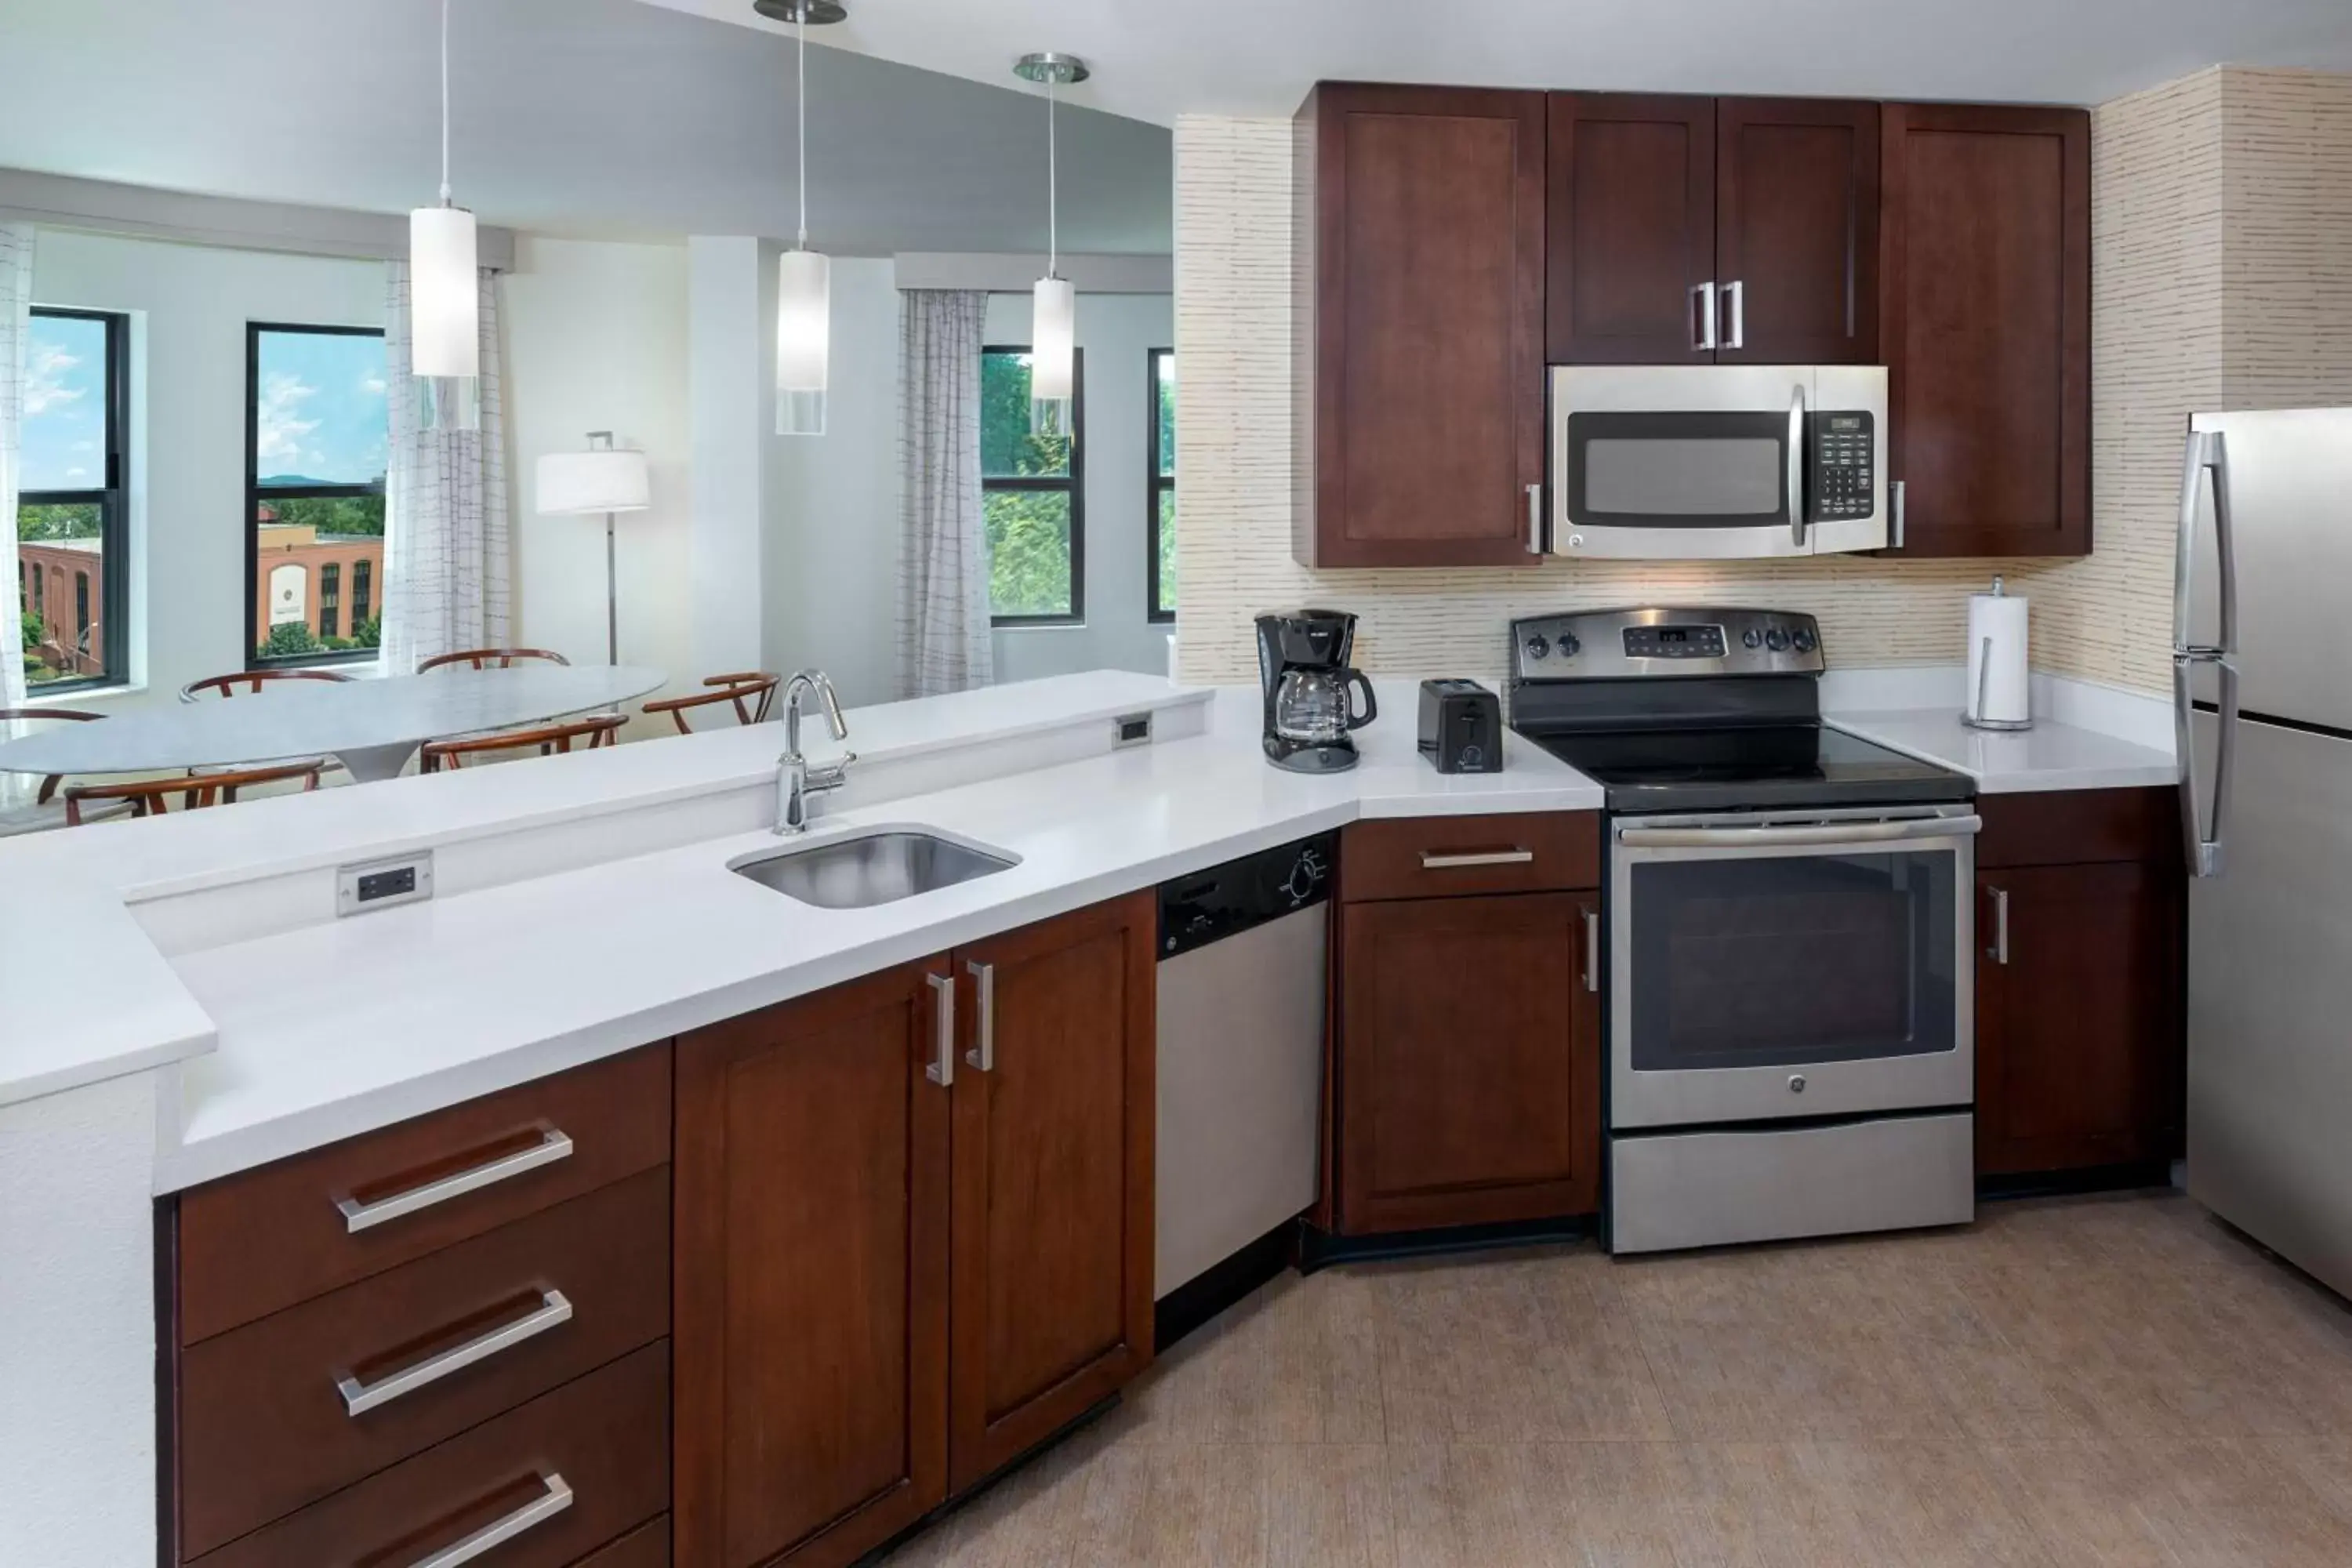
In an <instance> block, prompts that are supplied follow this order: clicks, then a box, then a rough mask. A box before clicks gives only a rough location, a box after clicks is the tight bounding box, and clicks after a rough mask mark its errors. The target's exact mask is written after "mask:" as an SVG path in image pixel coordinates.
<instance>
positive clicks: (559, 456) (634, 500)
mask: <svg viewBox="0 0 2352 1568" xmlns="http://www.w3.org/2000/svg"><path fill="white" fill-rule="evenodd" d="M652 504H653V487H652V483H651V481H650V480H649V479H647V477H646V455H645V454H644V453H643V452H632V451H625V450H622V449H620V448H617V447H614V445H613V433H612V432H611V431H610V430H591V431H590V432H588V449H587V450H586V451H584V452H550V453H549V454H548V455H547V456H546V457H543V458H541V459H540V460H539V515H540V516H541V517H576V516H580V515H583V514H586V513H593V512H599V511H601V512H603V513H604V658H605V662H606V663H608V664H615V665H617V664H619V663H620V662H621V589H620V574H619V571H618V569H617V568H616V567H615V565H614V549H613V518H614V513H616V512H624V511H643V510H646V508H647V507H649V506H651V505H652Z"/></svg>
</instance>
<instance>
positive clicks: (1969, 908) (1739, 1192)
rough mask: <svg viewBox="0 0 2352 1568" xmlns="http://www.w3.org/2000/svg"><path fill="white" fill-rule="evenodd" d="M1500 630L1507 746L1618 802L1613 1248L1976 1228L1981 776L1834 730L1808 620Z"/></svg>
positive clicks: (1612, 928)
mask: <svg viewBox="0 0 2352 1568" xmlns="http://www.w3.org/2000/svg"><path fill="white" fill-rule="evenodd" d="M1511 635H1512V644H1513V653H1512V658H1513V668H1514V671H1515V679H1513V680H1512V681H1511V683H1510V696H1511V723H1512V728H1514V729H1515V730H1517V731H1519V732H1520V733H1521V734H1523V735H1526V736H1528V738H1530V739H1532V740H1534V741H1535V742H1538V744H1540V745H1542V746H1543V747H1544V748H1545V749H1546V750H1547V751H1549V752H1552V753H1553V754H1555V755H1557V756H1559V757H1560V758H1561V759H1562V760H1564V761H1566V762H1568V763H1570V764H1571V765H1573V766H1574V767H1576V768H1578V769H1580V771H1582V772H1583V773H1587V774H1588V775H1590V776H1591V778H1592V779H1594V780H1595V781H1596V782H1597V783H1599V784H1601V785H1602V786H1603V788H1604V790H1605V791H1606V795H1607V805H1608V828H1607V836H1606V842H1607V855H1608V867H1607V871H1606V879H1607V880H1606V887H1605V889H1604V892H1603V898H1602V902H1603V908H1604V911H1605V922H1604V923H1605V925H1606V928H1607V942H1606V952H1607V963H1608V970H1609V975H1610V982H1611V984H1610V986H1609V988H1608V994H1607V996H1606V1000H1605V1013H1606V1018H1607V1031H1608V1037H1609V1074H1608V1125H1609V1162H1608V1171H1609V1178H1608V1180H1609V1193H1608V1207H1607V1236H1608V1239H1609V1243H1610V1246H1611V1247H1612V1250H1614V1251H1619V1252H1644V1251H1654V1250H1660V1249H1664V1248H1669V1247H1703V1246H1711V1245H1715V1244H1718V1243H1725V1242H1739V1241H1759V1240H1766V1239H1769V1238H1773V1237H1796V1236H1820V1235H1829V1234H1835V1233H1839V1232H1846V1231H1861V1230H1882V1229H1894V1228H1899V1227H1903V1226H1929V1225H1949V1224H1956V1223H1958V1222H1961V1221H1965V1220H1967V1219H1969V1218H1970V1217H1972V1215H1974V1212H1975V1207H1974V1205H1975V1159H1974V1118H1973V1115H1972V1112H1971V1103H1972V1101H1973V1099H1974V1093H1975V1065H1976V1051H1975V1046H1976V1041H1975V1027H1974V1026H1975V1018H1974V1013H1973V1007H1972V995H1973V992H1974V984H1973V975H1974V950H1973V946H1972V943H1973V941H1974V931H1973V923H1974V922H1973V911H1974V899H1973V897H1972V889H1973V885H1974V881H1975V838H1974V835H1975V833H1976V831H1977V828H1978V820H1977V817H1976V816H1975V813H1974V811H1973V809H1972V807H1971V805H1970V804H1969V803H1970V800H1971V798H1972V795H1973V793H1974V785H1973V784H1972V783H1971V781H1970V780H1969V779H1968V778H1967V777H1966V776H1964V775H1962V774H1959V773H1952V772H1950V771H1948V770H1947V769H1944V768H1939V767H1937V766H1935V765H1933V764H1932V763H1923V762H1919V761H1917V760H1916V759H1914V758H1911V757H1907V756H1905V755H1903V754H1902V753H1900V752H1892V751H1889V750H1887V749H1886V748H1885V747H1883V746H1876V745H1873V744H1871V743H1870V742H1864V741H1860V740H1857V739H1855V738H1854V737H1853V736H1851V735H1847V734H1845V733H1843V731H1837V730H1832V729H1830V728H1827V727H1826V726H1824V725H1823V724H1822V721H1821V702H1820V693H1819V681H1820V675H1821V671H1822V647H1821V630H1820V627H1819V626H1817V625H1816V624H1815V623H1814V621H1813V619H1812V617H1811V616H1801V615H1789V614H1784V613H1781V612H1778V611H1770V610H1747V609H1733V608H1675V609H1636V610H1612V611H1594V612H1587V613H1582V614H1576V615H1564V616H1538V617H1535V618H1532V619H1528V620H1521V621H1517V622H1514V623H1513V625H1512V628H1511Z"/></svg>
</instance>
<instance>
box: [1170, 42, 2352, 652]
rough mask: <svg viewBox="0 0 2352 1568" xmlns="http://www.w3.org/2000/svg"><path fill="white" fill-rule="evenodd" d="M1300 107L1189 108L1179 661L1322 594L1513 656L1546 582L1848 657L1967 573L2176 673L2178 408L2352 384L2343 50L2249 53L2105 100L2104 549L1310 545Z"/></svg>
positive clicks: (2042, 629) (2047, 643)
mask: <svg viewBox="0 0 2352 1568" xmlns="http://www.w3.org/2000/svg"><path fill="white" fill-rule="evenodd" d="M1292 137H1293V127H1292V125H1291V123H1290V122H1289V121H1279V120H1235V119H1226V118H1217V117H1202V116H1188V117H1185V118H1182V119H1180V120H1179V121H1177V126H1176V350H1177V356H1178V363H1180V364H1181V366H1182V367H1183V374H1181V377H1180V379H1179V383H1178V390H1177V419H1178V423H1179V425H1180V427H1181V429H1182V430H1183V432H1184V436H1183V458H1182V461H1183V479H1182V483H1181V485H1180V486H1179V487H1178V500H1177V507H1178V513H1177V552H1178V570H1179V576H1180V581H1181V584H1182V586H1181V619H1180V622H1179V632H1178V651H1177V659H1178V673H1179V675H1180V677H1181V679H1187V680H1203V681H1234V680H1244V679H1250V677H1251V675H1252V672H1253V669H1254V664H1253V660H1254V658H1255V655H1254V653H1253V650H1252V647H1251V642H1250V618H1251V616H1254V615H1255V614H1256V613H1257V612H1258V611H1260V610H1263V609H1270V608H1275V607H1277V606H1280V605H1289V604H1297V603H1299V602H1302V601H1307V600H1313V601H1316V602H1318V603H1328V604H1331V605H1338V606H1339V607H1341V608H1345V609H1351V610H1354V611H1356V612H1357V613H1358V614H1359V615H1360V616H1362V617H1363V619H1362V623H1361V626H1360V631H1359V641H1358V647H1357V662H1358V663H1360V664H1361V665H1363V666H1364V667H1365V668H1369V669H1371V670H1374V671H1378V672H1381V673H1387V674H1397V675H1403V674H1412V673H1436V672H1441V671H1442V672H1445V673H1452V674H1465V675H1475V676H1480V677H1483V678H1486V679H1497V678H1499V677H1500V675H1501V674H1502V672H1503V668H1504V657H1505V648H1504V637H1503V626H1504V623H1505V622H1506V621H1507V620H1508V619H1509V618H1510V617H1512V616H1519V615H1528V614H1535V613H1538V612H1541V611H1546V610H1557V609H1565V608H1575V607H1582V606H1592V605H1622V604H1634V603H1643V602H1654V603H1656V602H1692V601H1700V602H1705V601H1709V600H1713V601H1718V602H1721V601H1731V602H1741V603H1748V604H1762V605H1772V606H1775V607H1778V608H1783V609H1792V610H1804V611H1809V612H1811V614H1813V615H1815V616H1819V617H1820V619H1821V621H1822V630H1823V640H1824V642H1825V644H1826V645H1827V647H1828V648H1829V650H1830V653H1831V657H1832V659H1833V660H1834V661H1836V662H1840V663H1844V664H1848V665H1859V664H1873V665H1877V664H1905V663H1917V664H1948V663H1957V662H1958V661H1959V660H1960V658H1962V655H1963V642H1964V637H1965V632H1964V628H1965V625H1966V618H1967V597H1968V595H1969V593H1970V592H1972V591H1974V590H1976V589H1978V588H1979V587H1980V586H1982V585H1983V584H1985V583H1987V582H1988V581H1990V578H1991V576H1992V574H1994V573H1995V572H2000V573H2001V574H2004V575H2006V576H2007V577H2008V579H2009V581H2010V584H2011V588H2012V590H2014V591H2016V592H2020V593H2023V594H2025V595H2029V596H2030V597H2031V598H2032V601H2033V619H2034V632H2033V641H2034V649H2033V655H2034V663H2035V665H2036V666H2037V668H2042V669H2047V670H2051V671H2054V672H2057V673H2060V674H2064V675H2070V676H2074V677H2078V678H2083V679H2092V680H2098V681H2104V682H2108V683H2111V684H2115V685H2118V686H2124V687H2128V688H2137V689H2146V690H2158V689H2163V688H2164V686H2165V684H2166V682H2167V680H2168V672H2167V666H2166V649H2167V647H2168V643H2169V637H2170V615H2171V584H2172V564H2171V552H2172V542H2173V514H2174V510H2175V507H2176V504H2177V502H2176V491H2177V489H2178V484H2179V437H2180V432H2181V430H2182V427H2183V426H2182V422H2183V420H2184V418H2185V416H2187V415H2188V414H2189V412H2190V411H2191V410H2193V409H2196V408H2200V407H2217V406H2221V405H2224V403H2225V402H2227V403H2228V404H2230V405H2239V406H2251V405H2271V406H2285V405H2294V404H2297V403H2318V402H2352V78H2346V77H2331V76H2321V75H2316V74H2313V73H2306V72H2282V71H2250V70H2242V69H2238V68H2227V69H2223V68H2215V69H2211V70H2207V71H2204V72H2200V73H2199V74H2198V75H2196V76H2192V77H2189V78H2187V79H2183V80H2181V81H2178V82H2173V83H2169V84H2168V85H2166V86H2163V87H2158V88H2154V89H2148V90H2147V91H2145V92H2140V93H2137V94H2134V95H2132V96H2130V97H2128V98H2124V99H2119V100H2116V101H2115V102H2113V103H2110V104H2107V105H2105V106H2103V107H2102V108H2101V109H2099V110H2097V111H2096V113H2095V116H2094V119H2093V127H2092V171H2093V199H2094V205H2095V214H2094V221H2093V237H2094V238H2093V253H2094V263H2093V266H2094V278H2093V321H2092V341H2093V354H2094V366H2095V369H2094V377H2093V385H2092V400H2093V447H2094V465H2095V468H2094V476H2093V509H2094V531H2095V541H2096V543H2095V552H2094V553H2093V554H2092V555H2091V556H2089V557H2088V558H2086V559H2084V560H2081V561H2072V562H2061V563H2052V562H2032V561H2007V562H1994V561H1984V562H1896V561H1882V560H1874V559H1865V558H1860V557H1852V556H1842V557H1829V558H1824V559H1822V560H1819V561H1811V562H1802V563H1722V564H1717V563H1672V562H1661V563H1645V562H1575V563H1567V562H1551V563H1546V564H1545V565H1543V566H1541V567H1539V568H1537V569H1535V570H1532V571H1528V570H1509V569H1491V570H1489V569H1460V570H1418V571H1398V570H1381V571H1363V570H1358V571H1310V570H1308V569H1307V568H1306V567H1303V566H1300V565H1298V564H1297V563H1296V562H1294V561H1293V560H1292V559H1291V555H1290V517H1291V507H1292V492H1293V489H1294V487H1295V486H1297V485H1298V484H1300V483H1301V482H1303V477H1304V468H1303V465H1301V464H1300V463H1298V462H1297V461H1296V460H1295V459H1296V458H1297V454H1295V453H1294V452H1293V451H1292V450H1291V446H1292V443H1291V440H1290V413H1291V400H1292V398H1293V397H1294V396H1295V395H1298V393H1299V392H1300V391H1301V390H1302V389H1298V388H1294V386H1293V385H1292V377H1291V374H1290V367H1291V365H1292V363H1293V357H1292V356H1293V346H1292V342H1291V333H1292V330H1293V323H1294V321H1296V320H1297V312H1296V311H1294V310H1293V309H1292V301H1293V298H1294V290H1296V289H1298V288H1300V287H1303V286H1304V284H1305V281H1306V279H1304V278H1303V277H1301V276H1298V275H1297V274H1298V272H1299V270H1300V269H1297V268H1294V267H1293V266H1292V255H1291V171H1292Z"/></svg>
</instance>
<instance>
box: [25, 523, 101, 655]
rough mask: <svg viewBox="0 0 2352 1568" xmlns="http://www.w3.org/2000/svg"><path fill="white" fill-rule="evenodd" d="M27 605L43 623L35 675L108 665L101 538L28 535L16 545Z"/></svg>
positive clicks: (30, 652) (32, 652) (34, 650)
mask: <svg viewBox="0 0 2352 1568" xmlns="http://www.w3.org/2000/svg"><path fill="white" fill-rule="evenodd" d="M16 559H17V570H18V571H19V573H20V574H22V576H23V579H24V582H23V592H24V605H25V608H26V610H27V611H28V612H30V613H31V615H32V616H34V618H35V619H36V620H37V621H38V622H39V623H40V633H39V637H38V638H37V640H36V642H35V643H34V646H33V647H31V648H30V649H28V650H26V658H28V659H33V660H37V661H38V662H39V663H40V664H41V665H42V666H43V668H42V669H40V670H33V669H30V668H27V669H26V672H25V673H26V677H27V678H28V679H32V680H35V681H40V680H76V679H80V678H81V677H83V676H85V675H96V674H98V673H99V672H100V670H102V669H104V668H106V627H105V625H104V622H105V617H106V574H105V573H104V571H103V570H102V569H101V565H100V550H99V541H97V540H95V539H44V540H32V539H27V540H25V541H22V542H19V543H18V544H17V546H16Z"/></svg>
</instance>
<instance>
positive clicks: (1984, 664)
mask: <svg viewBox="0 0 2352 1568" xmlns="http://www.w3.org/2000/svg"><path fill="white" fill-rule="evenodd" d="M2007 594H2008V590H2007V588H2006V587H2005V586H2004V585H2003V584H2002V583H2001V580H2000V577H1999V576H1998V575H1995V576H1994V578H1993V580H1992V596H1993V597H1994V598H1996V599H1999V598H2004V597H2006V596H2007ZM1991 678H1992V638H1990V637H1987V638H1985V639H1984V647H1982V648H1981V649H1980V650H1979V653H1978V655H1977V700H1976V703H1975V708H1976V713H1971V712H1969V709H1968V708H1967V707H1966V706H1963V707H1962V708H1961V709H1960V722H1961V723H1963V724H1965V725H1967V726H1968V727H1969V729H1971V730H2031V729H2032V728H2033V718H2032V714H2031V713H2030V712H2029V713H2028V714H2027V716H2026V717H2024V718H2022V719H1979V718H1978V717H1977V716H1976V715H1977V713H1981V712H1983V711H1984V706H1985V685H1986V682H1987V681H1989V680H1990V679H1991Z"/></svg>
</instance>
